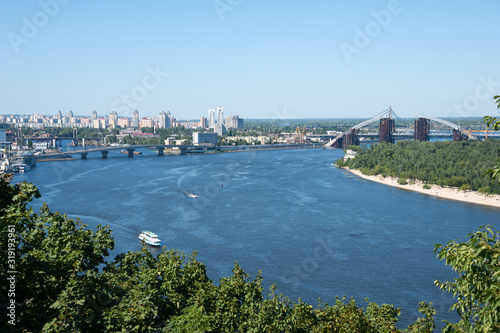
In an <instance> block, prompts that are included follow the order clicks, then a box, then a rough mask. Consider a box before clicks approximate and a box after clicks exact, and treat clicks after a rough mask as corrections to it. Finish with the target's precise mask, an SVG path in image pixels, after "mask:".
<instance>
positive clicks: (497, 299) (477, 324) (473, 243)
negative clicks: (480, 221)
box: [434, 226, 500, 332]
mask: <svg viewBox="0 0 500 333" xmlns="http://www.w3.org/2000/svg"><path fill="white" fill-rule="evenodd" d="M467 237H468V238H469V240H468V241H466V242H457V241H450V242H449V243H448V244H447V245H446V246H442V245H441V244H437V245H436V247H435V249H434V252H437V256H438V258H439V259H440V260H443V259H444V260H445V261H446V265H450V266H451V267H453V270H455V271H456V272H457V273H458V274H459V277H458V278H456V279H454V282H445V283H442V282H439V281H437V280H436V281H435V282H434V283H435V284H436V285H437V286H438V287H439V288H440V289H442V290H446V291H448V292H451V293H453V295H454V296H456V297H457V301H456V303H455V304H453V306H452V307H451V310H457V312H458V314H459V315H460V317H461V320H460V321H459V322H458V323H456V324H451V323H449V322H447V326H446V331H455V330H457V331H459V332H500V233H499V232H498V231H493V230H492V229H491V227H489V226H487V227H484V226H481V227H480V228H479V230H478V231H476V232H474V233H471V234H469V235H467ZM438 250H439V251H438Z"/></svg>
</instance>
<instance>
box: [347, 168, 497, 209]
mask: <svg viewBox="0 0 500 333" xmlns="http://www.w3.org/2000/svg"><path fill="white" fill-rule="evenodd" d="M342 169H344V170H346V171H349V172H351V173H353V174H355V175H356V176H358V177H361V178H363V179H366V180H371V181H374V182H377V183H381V184H385V185H389V186H393V187H398V188H402V189H405V190H409V191H415V192H420V193H424V194H428V195H432V196H436V197H439V198H443V199H449V200H458V201H463V202H468V203H474V204H479V205H487V206H494V207H498V208H500V195H498V194H493V195H491V194H489V195H486V194H483V193H479V192H476V191H466V192H464V191H459V190H458V189H457V188H447V187H441V186H438V185H434V184H433V185H431V184H429V186H430V187H431V188H430V189H427V190H426V189H424V188H423V186H424V183H423V182H421V181H418V180H416V181H415V184H410V183H408V185H401V184H398V179H397V178H392V177H386V178H383V177H382V176H380V175H378V176H367V175H364V174H362V173H361V172H360V171H359V170H351V169H349V168H342Z"/></svg>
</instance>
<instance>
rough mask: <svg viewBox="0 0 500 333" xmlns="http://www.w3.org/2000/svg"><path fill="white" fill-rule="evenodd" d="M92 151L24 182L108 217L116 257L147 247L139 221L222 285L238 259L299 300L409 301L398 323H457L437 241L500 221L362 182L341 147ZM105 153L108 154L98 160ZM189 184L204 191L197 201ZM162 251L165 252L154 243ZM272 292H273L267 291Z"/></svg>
mask: <svg viewBox="0 0 500 333" xmlns="http://www.w3.org/2000/svg"><path fill="white" fill-rule="evenodd" d="M93 154H94V155H92V154H91V155H89V159H88V160H74V161H60V162H38V164H37V167H36V168H34V169H33V170H31V171H29V172H27V173H25V174H18V175H16V176H15V177H14V181H23V180H26V181H28V182H33V183H34V184H35V185H37V186H38V188H39V189H40V191H41V194H42V198H41V199H39V200H37V201H36V202H35V203H34V206H35V207H39V206H40V205H41V203H42V202H47V203H48V204H49V207H50V208H51V209H52V210H54V211H60V212H64V213H67V214H68V215H69V216H70V217H80V218H81V220H82V221H83V222H85V223H87V224H88V226H89V227H90V228H94V227H95V226H96V225H98V224H103V225H110V226H111V229H112V230H113V236H114V238H115V241H116V247H115V250H114V251H113V256H114V255H116V254H118V253H120V252H124V251H130V250H139V249H140V246H141V242H140V241H139V240H138V238H137V237H138V235H139V233H140V232H141V230H144V229H146V230H151V231H153V232H155V233H157V234H158V235H159V237H160V238H161V240H162V242H163V244H164V245H165V246H166V247H167V248H174V249H179V250H181V251H184V252H192V251H197V252H198V260H199V261H201V262H203V263H204V264H205V265H206V266H207V271H208V275H209V277H210V278H211V279H212V280H213V281H214V282H215V283H217V282H218V281H219V279H220V278H223V277H228V276H230V275H231V269H232V268H233V266H234V262H235V261H238V263H239V264H240V265H241V266H242V268H243V269H244V270H245V272H247V273H249V274H250V276H251V277H255V275H256V274H257V272H258V271H259V270H261V271H262V276H263V278H264V284H265V288H268V287H269V286H270V285H271V284H272V283H275V284H276V285H277V291H278V292H279V293H282V294H284V295H286V296H288V297H289V298H290V299H291V300H292V301H297V300H298V298H299V297H301V298H302V300H303V301H306V302H308V303H309V304H312V305H314V306H316V305H317V300H318V298H321V299H322V300H323V301H325V302H327V303H329V304H333V303H334V301H335V296H340V297H342V296H343V295H346V296H347V297H348V298H349V297H350V296H354V298H355V299H356V301H357V303H358V304H359V305H360V306H362V307H365V306H366V302H365V300H364V299H365V298H367V297H368V298H369V299H370V301H374V302H377V303H379V304H382V303H388V304H394V305H395V306H396V307H401V308H402V315H401V318H400V321H399V324H398V326H400V327H405V326H406V325H407V324H408V323H409V322H412V321H414V320H415V318H416V316H417V315H418V311H417V308H418V302H419V301H423V300H426V301H431V302H432V303H434V306H435V308H436V310H437V312H438V313H437V315H436V319H437V321H438V326H441V324H439V321H440V320H441V319H448V320H452V321H456V320H457V317H456V314H454V313H449V312H448V309H449V307H450V306H451V304H452V301H453V299H452V298H451V296H450V295H448V294H447V293H445V292H442V291H440V290H439V289H438V288H437V287H436V286H435V285H434V280H436V279H439V280H441V281H448V280H452V279H453V277H455V276H456V275H455V273H454V272H453V271H452V270H451V268H450V267H448V266H445V264H444V262H442V261H439V260H438V259H437V258H436V255H435V254H434V252H433V251H434V245H435V244H436V243H440V244H446V243H447V242H448V241H449V240H453V239H460V240H465V238H466V235H467V234H468V233H470V232H473V231H475V230H476V229H477V228H478V227H479V226H480V225H484V224H490V225H493V226H494V227H495V228H496V229H497V230H498V229H500V218H499V217H500V209H498V208H492V207H485V206H480V205H473V204H467V203H462V202H456V201H449V200H444V199H439V198H436V197H433V196H427V195H424V194H419V193H414V192H409V191H405V190H401V189H396V188H392V187H388V186H385V185H382V184H378V183H373V182H369V181H365V180H362V179H360V178H358V177H356V176H353V175H351V174H350V173H347V172H345V171H343V170H339V169H337V168H335V167H330V166H329V164H330V163H333V162H335V161H336V160H337V159H338V158H341V157H342V155H343V151H342V150H341V149H326V150H324V149H294V150H273V151H252V152H238V153H220V154H203V155H184V156H162V157H159V156H156V152H154V151H152V150H147V149H145V150H143V155H141V156H136V157H134V158H127V157H126V155H124V154H120V153H119V152H117V151H114V152H111V153H110V154H109V158H108V159H101V158H100V153H93ZM98 157H99V158H98ZM182 190H190V191H192V192H194V193H197V194H199V195H200V197H199V198H197V199H193V198H189V197H187V196H185V195H184V194H183V193H182ZM151 251H152V252H157V251H159V250H158V249H154V248H151ZM266 294H267V292H266Z"/></svg>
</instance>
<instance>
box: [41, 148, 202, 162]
mask: <svg viewBox="0 0 500 333" xmlns="http://www.w3.org/2000/svg"><path fill="white" fill-rule="evenodd" d="M139 148H156V149H158V155H159V156H163V150H164V149H165V148H176V149H178V150H179V151H180V153H181V154H185V153H186V152H187V151H188V150H189V149H204V148H206V147H203V146H175V145H134V146H131V145H119V146H107V147H97V148H86V149H78V150H71V151H65V152H57V153H50V154H43V155H40V156H39V157H43V158H51V157H55V158H57V157H65V156H67V155H68V154H80V156H81V158H82V160H86V159H87V155H88V154H89V153H92V152H100V153H101V154H102V158H108V153H109V152H110V151H111V150H118V149H119V150H127V154H128V157H134V151H135V150H136V149H139Z"/></svg>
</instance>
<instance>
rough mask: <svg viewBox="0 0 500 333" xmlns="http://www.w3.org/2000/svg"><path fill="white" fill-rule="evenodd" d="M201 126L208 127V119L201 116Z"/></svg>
mask: <svg viewBox="0 0 500 333" xmlns="http://www.w3.org/2000/svg"><path fill="white" fill-rule="evenodd" d="M200 127H201V128H208V120H207V118H205V117H201V119H200Z"/></svg>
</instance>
